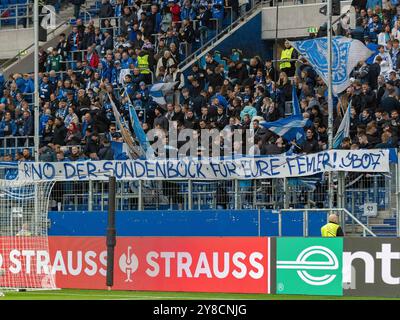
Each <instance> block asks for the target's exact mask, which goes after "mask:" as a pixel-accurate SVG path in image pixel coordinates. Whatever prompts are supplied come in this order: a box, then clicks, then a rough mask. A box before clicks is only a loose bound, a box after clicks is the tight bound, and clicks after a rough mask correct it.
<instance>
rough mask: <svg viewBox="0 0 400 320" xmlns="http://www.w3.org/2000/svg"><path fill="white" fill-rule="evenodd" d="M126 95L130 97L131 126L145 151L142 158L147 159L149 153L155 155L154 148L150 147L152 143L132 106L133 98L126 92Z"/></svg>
mask: <svg viewBox="0 0 400 320" xmlns="http://www.w3.org/2000/svg"><path fill="white" fill-rule="evenodd" d="M124 94H125V95H126V96H127V97H128V100H129V105H128V107H129V117H130V119H131V124H132V128H133V131H134V132H135V135H136V138H137V139H138V140H139V145H140V147H141V148H142V149H143V151H144V156H143V155H142V158H143V157H144V158H147V153H148V152H151V153H150V154H149V155H154V152H152V150H153V149H152V148H151V147H150V142H149V139H147V136H146V133H145V132H144V130H143V128H142V126H141V125H140V121H139V118H138V116H137V114H136V110H135V108H134V107H133V105H132V102H131V98H130V97H129V94H128V93H127V91H126V90H125V92H124Z"/></svg>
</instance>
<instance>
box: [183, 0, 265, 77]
mask: <svg viewBox="0 0 400 320" xmlns="http://www.w3.org/2000/svg"><path fill="white" fill-rule="evenodd" d="M271 1H272V0H266V1H260V2H258V3H256V4H255V5H254V7H253V8H251V9H250V10H249V11H247V12H246V14H244V15H242V16H240V17H239V18H238V19H236V20H235V21H234V22H233V23H232V24H230V25H229V26H228V27H226V28H225V29H223V30H222V31H221V32H219V33H217V34H216V35H215V36H214V37H213V38H211V39H210V40H209V41H208V42H206V43H205V44H204V45H203V46H202V47H200V48H199V49H197V50H196V51H195V52H193V53H192V54H191V55H189V56H188V57H186V59H185V60H183V61H182V62H181V63H180V64H179V69H180V71H181V72H184V71H185V70H187V69H188V68H190V67H191V66H192V65H193V64H194V63H195V62H196V61H198V60H199V59H201V58H202V57H204V56H205V55H206V54H207V53H208V52H210V51H211V50H213V49H214V48H215V47H216V46H217V45H218V44H220V43H221V42H222V41H224V40H225V39H226V38H228V37H229V36H230V35H231V34H233V33H234V32H236V31H237V30H239V29H240V28H241V27H242V26H243V25H245V24H246V23H247V22H249V21H250V20H251V19H253V18H254V17H255V16H256V15H257V14H259V13H261V9H262V8H263V7H264V6H267V5H268V6H269V5H270V3H271Z"/></svg>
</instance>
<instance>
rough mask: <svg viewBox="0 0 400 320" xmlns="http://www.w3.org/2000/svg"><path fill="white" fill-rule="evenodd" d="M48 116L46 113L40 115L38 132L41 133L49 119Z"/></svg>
mask: <svg viewBox="0 0 400 320" xmlns="http://www.w3.org/2000/svg"><path fill="white" fill-rule="evenodd" d="M49 118H50V116H49V115H48V114H42V115H40V119H39V132H40V134H43V130H44V128H45V127H46V124H47V121H48V120H49Z"/></svg>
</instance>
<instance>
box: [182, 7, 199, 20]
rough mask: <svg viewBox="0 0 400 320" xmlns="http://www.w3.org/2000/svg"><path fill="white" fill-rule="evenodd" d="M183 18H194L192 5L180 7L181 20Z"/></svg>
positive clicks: (194, 13)
mask: <svg viewBox="0 0 400 320" xmlns="http://www.w3.org/2000/svg"><path fill="white" fill-rule="evenodd" d="M184 19H188V20H194V19H196V12H195V10H194V9H193V7H190V8H186V7H183V8H182V9H181V20H184Z"/></svg>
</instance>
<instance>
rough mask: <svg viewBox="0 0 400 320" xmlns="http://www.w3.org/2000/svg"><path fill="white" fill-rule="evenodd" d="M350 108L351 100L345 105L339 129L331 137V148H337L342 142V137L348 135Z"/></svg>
mask: <svg viewBox="0 0 400 320" xmlns="http://www.w3.org/2000/svg"><path fill="white" fill-rule="evenodd" d="M350 109H351V101H350V102H349V105H348V107H347V110H346V113H345V114H344V117H343V119H342V122H341V123H340V126H339V129H338V131H337V133H336V135H335V137H334V138H333V149H339V148H340V144H341V143H342V141H343V139H344V138H347V137H349V136H350Z"/></svg>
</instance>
